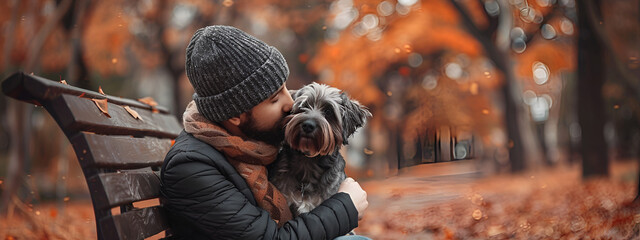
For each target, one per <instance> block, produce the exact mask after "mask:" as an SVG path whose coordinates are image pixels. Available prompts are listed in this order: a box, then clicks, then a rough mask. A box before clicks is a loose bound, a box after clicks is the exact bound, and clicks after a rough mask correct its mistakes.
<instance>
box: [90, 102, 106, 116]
mask: <svg viewBox="0 0 640 240" xmlns="http://www.w3.org/2000/svg"><path fill="white" fill-rule="evenodd" d="M91 101H93V102H94V103H96V106H98V109H100V111H101V112H102V113H104V115H107V117H111V115H109V109H108V106H109V103H108V102H107V99H106V98H105V99H95V98H92V99H91Z"/></svg>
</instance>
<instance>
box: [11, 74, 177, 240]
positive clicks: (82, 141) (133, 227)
mask: <svg viewBox="0 0 640 240" xmlns="http://www.w3.org/2000/svg"><path fill="white" fill-rule="evenodd" d="M2 91H3V93H4V94H5V95H7V96H10V97H12V98H15V99H18V100H20V101H24V102H28V103H32V104H35V105H39V106H43V107H44V108H45V109H46V110H47V111H48V112H49V114H51V116H52V117H53V118H54V119H55V121H56V122H57V123H58V126H59V127H60V128H61V129H62V131H63V132H64V134H65V135H66V136H67V138H68V139H69V142H71V144H72V145H73V149H74V151H75V153H76V156H77V157H78V161H79V163H80V166H81V167H82V171H83V173H84V176H85V179H86V181H87V184H88V186H89V192H90V194H91V200H92V202H93V208H94V212H95V217H96V228H97V233H98V239H143V238H146V237H149V236H153V235H155V234H158V233H160V232H162V231H164V230H167V228H168V222H167V219H166V213H165V212H164V211H163V208H162V205H161V204H160V205H158V206H152V207H140V208H136V207H134V206H133V203H135V202H139V201H143V200H149V199H154V198H158V197H159V195H160V175H159V173H160V172H159V171H160V168H161V166H162V162H163V160H164V157H165V154H166V153H167V151H168V150H169V148H170V147H171V145H172V142H173V139H175V138H176V137H177V136H178V134H179V132H180V131H181V129H182V126H181V124H180V123H179V122H178V119H176V117H174V116H173V115H171V114H169V112H168V111H167V110H166V109H165V108H162V107H157V106H152V105H153V104H152V105H149V104H145V103H143V102H140V101H136V100H131V99H125V98H120V97H114V96H109V95H104V94H102V93H98V92H94V91H89V90H85V89H81V88H77V87H73V86H69V85H67V84H65V83H61V82H57V81H53V80H49V79H46V78H42V77H38V76H34V75H28V74H24V73H22V72H18V73H15V74H13V75H11V76H10V77H8V78H7V79H6V80H5V81H3V83H2ZM104 99H106V101H107V102H108V108H107V113H108V114H106V113H105V112H104V111H102V110H101V109H100V108H99V107H98V104H97V103H96V101H97V102H100V101H102V102H104ZM125 107H126V108H128V109H129V110H127V109H126V108H125ZM131 110H132V111H131ZM136 113H137V114H138V115H139V118H136V117H134V116H135V115H136ZM114 208H115V209H116V210H117V208H119V211H112V209H114ZM112 212H119V214H112ZM166 233H168V231H167V232H166Z"/></svg>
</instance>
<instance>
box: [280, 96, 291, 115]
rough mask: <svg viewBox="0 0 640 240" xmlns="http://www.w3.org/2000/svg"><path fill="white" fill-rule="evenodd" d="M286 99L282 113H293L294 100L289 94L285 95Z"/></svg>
mask: <svg viewBox="0 0 640 240" xmlns="http://www.w3.org/2000/svg"><path fill="white" fill-rule="evenodd" d="M285 95H286V96H285V98H284V104H283V106H282V111H283V112H291V108H293V98H291V95H289V94H285Z"/></svg>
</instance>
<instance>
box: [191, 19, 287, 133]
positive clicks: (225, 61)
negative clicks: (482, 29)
mask: <svg viewBox="0 0 640 240" xmlns="http://www.w3.org/2000/svg"><path fill="white" fill-rule="evenodd" d="M186 58H187V59H186V66H185V67H186V71H187V77H188V78H189V81H190V82H191V85H193V89H194V90H195V92H196V94H194V95H193V99H194V100H195V102H196V106H197V107H198V111H199V112H200V113H202V115H204V116H205V117H206V118H207V119H209V120H210V121H212V122H221V121H224V120H227V119H229V118H232V117H237V116H239V115H240V114H241V113H244V112H247V111H249V110H250V109H251V108H253V107H255V106H256V105H258V104H259V103H260V102H262V101H264V100H265V99H267V98H268V97H270V96H271V95H273V94H274V93H275V92H276V91H277V90H278V89H279V88H280V87H281V86H282V84H284V82H285V80H287V77H288V76H289V68H288V67H287V62H286V61H285V59H284V57H283V56H282V54H281V53H280V52H279V51H278V50H277V49H276V48H274V47H272V46H269V45H267V44H266V43H264V42H263V41H260V40H259V39H257V38H255V37H253V36H251V35H249V34H247V33H245V32H243V31H242V30H240V29H237V28H234V27H230V26H208V27H204V28H201V29H198V30H197V31H196V32H195V33H194V34H193V37H192V38H191V41H190V42H189V45H188V46H187V56H186Z"/></svg>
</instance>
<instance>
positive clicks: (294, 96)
mask: <svg viewBox="0 0 640 240" xmlns="http://www.w3.org/2000/svg"><path fill="white" fill-rule="evenodd" d="M297 92H298V90H295V89H289V94H290V95H291V98H293V100H296V98H297V97H298V95H296V93H297Z"/></svg>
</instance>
